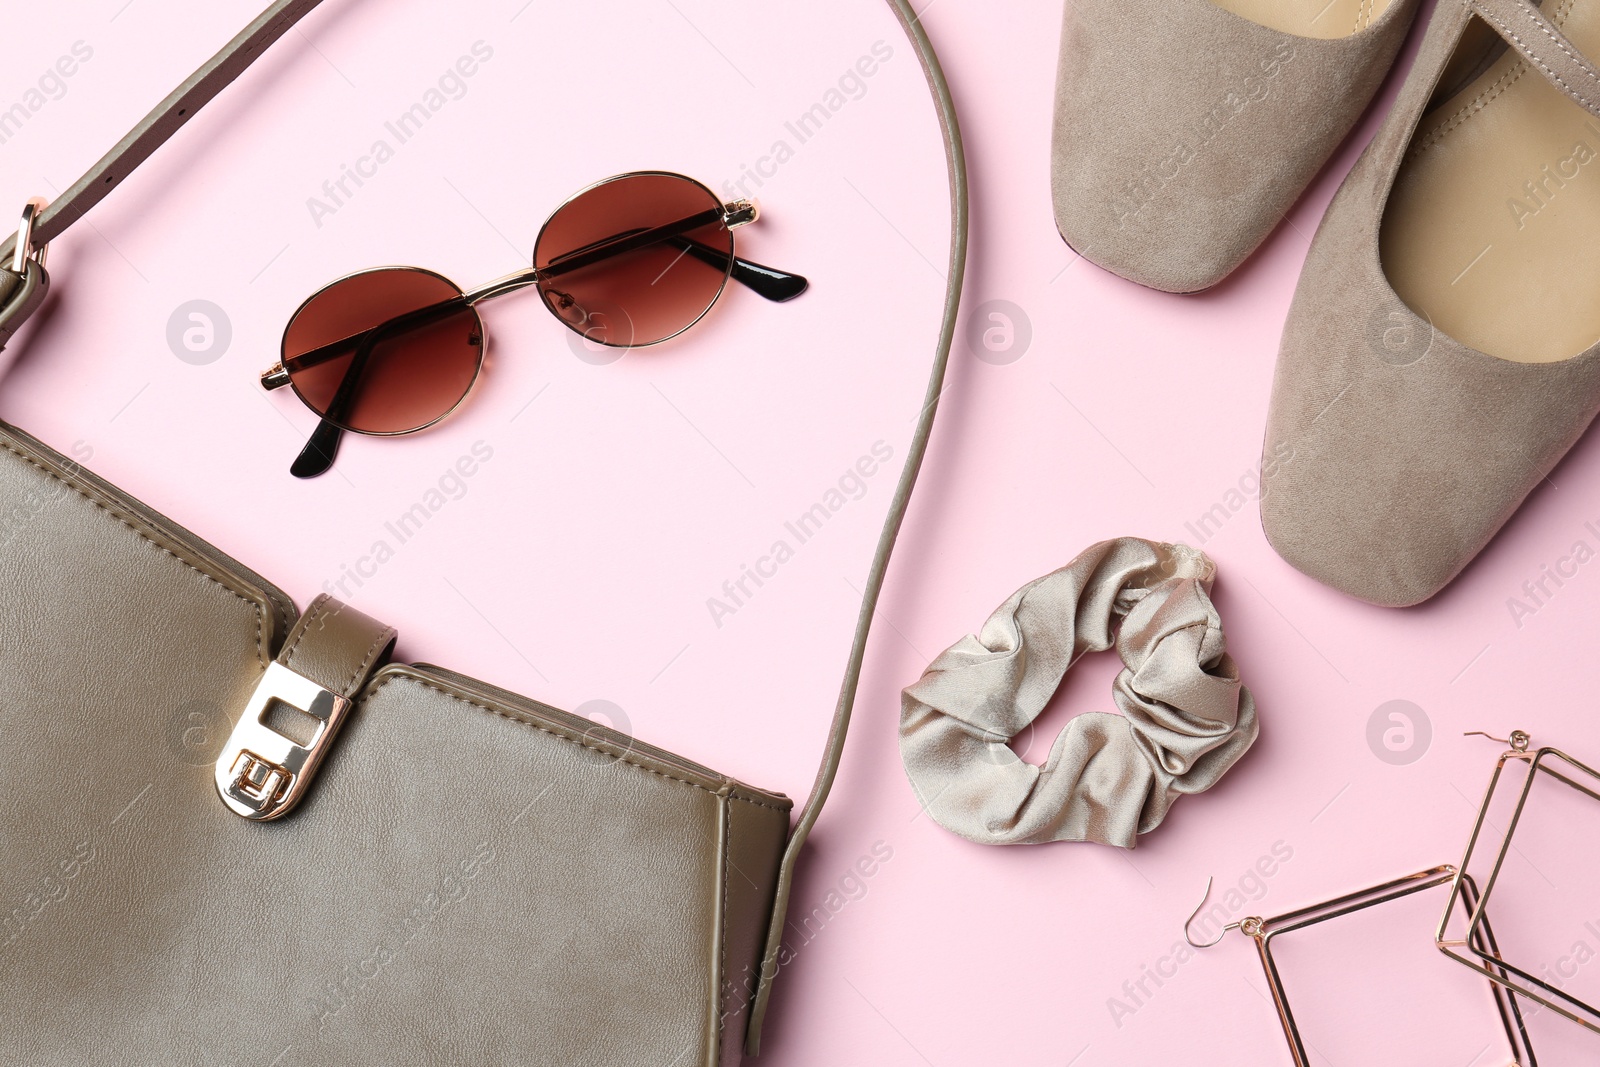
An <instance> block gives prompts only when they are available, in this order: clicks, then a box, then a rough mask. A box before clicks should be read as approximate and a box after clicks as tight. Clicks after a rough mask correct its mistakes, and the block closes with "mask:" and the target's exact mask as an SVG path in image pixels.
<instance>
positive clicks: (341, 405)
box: [289, 296, 467, 478]
mask: <svg viewBox="0 0 1600 1067" xmlns="http://www.w3.org/2000/svg"><path fill="white" fill-rule="evenodd" d="M466 302H467V301H466V298H465V297H459V296H457V297H451V298H450V299H449V300H441V301H439V303H437V304H430V305H428V306H427V307H425V308H418V309H417V310H416V311H410V312H407V313H406V314H404V315H397V316H395V317H394V318H392V319H390V320H388V321H387V322H384V323H381V324H379V325H377V326H374V327H373V328H372V329H370V330H366V331H364V332H363V333H360V334H356V335H354V336H355V337H359V338H360V343H359V345H358V347H357V348H356V354H355V357H354V358H353V359H351V360H350V365H349V366H348V367H346V368H345V371H344V376H343V377H341V378H340V379H339V388H338V389H336V390H334V394H333V399H332V400H331V401H330V402H329V403H328V411H327V413H326V414H325V415H323V417H322V418H321V419H319V420H318V422H317V427H316V429H314V430H312V431H311V436H310V437H309V438H308V439H307V440H306V445H305V447H304V448H302V449H301V450H300V454H299V455H298V456H296V457H295V459H294V462H293V463H291V464H290V465H289V473H290V474H292V475H294V476H295V477H296V478H315V477H317V475H319V474H326V473H327V472H328V470H329V468H331V467H332V466H333V461H334V459H335V458H336V457H337V456H338V454H339V442H340V441H342V440H344V429H343V427H341V426H339V425H338V423H336V422H335V421H333V420H335V419H342V418H344V416H345V414H346V413H347V412H348V411H349V410H350V405H351V404H352V403H353V402H354V401H355V398H356V394H357V393H358V392H360V388H361V379H362V378H363V377H364V376H365V374H366V370H367V363H368V362H370V360H371V358H372V350H373V348H374V347H376V346H377V344H378V342H379V341H380V340H382V339H383V337H384V336H385V335H388V334H394V333H399V332H402V331H405V330H414V329H417V328H418V327H420V326H424V325H426V324H427V323H428V322H430V321H432V320H434V319H437V318H439V317H440V316H441V315H442V314H444V313H447V312H448V313H451V314H453V313H454V312H456V311H457V310H459V309H460V308H461V307H462V306H463V305H464V304H466ZM352 339H353V338H350V337H346V338H343V339H341V340H339V341H335V342H333V345H344V344H347V343H349V341H351V340H352ZM330 347H332V346H330V345H324V346H323V347H322V348H320V349H313V350H312V351H311V352H308V353H306V355H308V356H309V355H313V354H315V353H318V352H322V351H324V350H325V349H327V348H330ZM328 358H331V357H326V356H325V357H323V359H322V361H323V362H325V361H326V359H328ZM306 365H307V364H300V365H299V366H302V367H303V366H306Z"/></svg>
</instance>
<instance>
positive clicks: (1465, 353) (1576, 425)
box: [1261, 249, 1600, 607]
mask: <svg viewBox="0 0 1600 1067" xmlns="http://www.w3.org/2000/svg"><path fill="white" fill-rule="evenodd" d="M1321 258H1322V257H1319V256H1318V255H1317V253H1316V250H1315V249H1313V261H1312V262H1311V263H1308V265H1307V272H1306V274H1305V275H1303V276H1302V280H1301V287H1300V289H1299V291H1298V292H1297V293H1296V298H1295V304H1294V306H1293V307H1292V308H1291V311H1290V318H1289V323H1288V326H1287V327H1286V329H1285V332H1284V339H1283V346H1282V349H1281V351H1280V353H1279V357H1278V370H1277V375H1276V378H1275V380H1274V382H1273V392H1272V404H1271V409H1270V412H1269V414H1268V421H1267V435H1266V443H1265V447H1264V451H1263V479H1262V482H1263V490H1262V495H1261V522H1262V527H1263V529H1264V531H1265V532H1266V535H1267V539H1268V540H1269V541H1270V542H1271V543H1272V546H1273V548H1274V549H1275V550H1276V551H1277V552H1278V554H1279V555H1281V556H1282V557H1283V558H1284V559H1285V560H1286V561H1288V562H1289V563H1290V564H1292V565H1293V566H1294V567H1296V568H1297V569H1299V570H1301V571H1303V572H1304V573H1306V574H1308V575H1310V576H1311V577H1313V578H1315V579H1317V580H1318V581H1320V582H1323V583H1324V584H1326V585H1329V586H1332V587H1333V588H1335V589H1339V590H1341V591H1343V592H1345V593H1348V594H1350V595H1351V596H1354V597H1357V598H1359V599H1361V600H1365V601H1369V602H1371V603H1374V604H1380V605H1385V606H1390V607H1403V606H1408V605H1412V604H1416V603H1419V602H1421V601H1424V600H1427V599H1428V598H1429V597H1431V596H1433V595H1434V594H1435V593H1437V592H1439V590H1441V589H1443V588H1444V587H1445V585H1447V584H1448V583H1449V582H1450V581H1451V580H1452V579H1453V578H1455V576H1456V575H1457V574H1459V573H1460V571H1461V570H1462V569H1463V568H1464V567H1466V565H1467V564H1468V563H1469V562H1471V560H1472V559H1473V557H1475V556H1476V555H1477V554H1478V553H1479V552H1480V551H1481V550H1482V549H1483V547H1484V546H1485V545H1486V544H1488V542H1489V540H1490V539H1491V538H1493V536H1494V535H1495V533H1496V531H1498V530H1499V529H1500V527H1501V526H1502V525H1503V524H1504V523H1505V522H1506V520H1508V519H1509V518H1510V517H1511V515H1512V514H1513V513H1514V512H1515V511H1516V509H1517V508H1518V506H1520V505H1521V503H1522V501H1523V500H1524V499H1525V498H1526V497H1527V495H1528V494H1529V493H1530V492H1531V491H1532V490H1533V489H1534V488H1535V487H1536V486H1537V485H1538V484H1539V483H1540V481H1541V480H1543V479H1544V477H1545V476H1546V475H1547V474H1548V473H1549V471H1550V469H1551V468H1552V467H1554V466H1555V464H1556V463H1557V462H1559V461H1560V459H1561V457H1562V455H1564V454H1565V453H1566V451H1567V449H1568V448H1570V447H1571V445H1572V444H1573V443H1574V442H1575V441H1576V440H1577V438H1578V437H1579V436H1581V435H1582V433H1583V432H1584V430H1585V428H1586V427H1587V426H1588V424H1589V422H1590V421H1591V420H1592V419H1593V417H1594V413H1595V410H1596V408H1597V406H1600V348H1596V349H1592V350H1590V351H1589V352H1586V353H1584V354H1582V355H1580V356H1576V357H1574V358H1573V359H1571V360H1567V361H1565V362H1563V363H1553V364H1527V363H1515V362H1511V361H1509V360H1502V359H1496V358H1494V357H1492V356H1488V355H1485V354H1483V353H1481V352H1477V351H1475V350H1473V349H1471V348H1468V347H1466V346H1464V345H1462V344H1460V343H1458V342H1456V341H1453V340H1452V339H1450V338H1449V337H1447V336H1445V335H1443V334H1441V333H1439V332H1437V331H1435V330H1433V329H1432V328H1431V327H1430V326H1429V324H1428V323H1427V321H1426V320H1424V319H1422V318H1420V317H1418V316H1417V315H1416V314H1415V313H1414V312H1412V311H1411V309H1409V308H1407V307H1406V306H1405V305H1404V304H1403V303H1401V302H1400V300H1399V298H1398V297H1395V296H1394V294H1393V292H1392V291H1391V290H1389V289H1388V288H1387V286H1386V285H1382V286H1380V285H1377V284H1370V285H1367V286H1359V287H1358V286H1356V285H1354V284H1351V283H1345V284H1342V285H1341V283H1340V282H1339V281H1338V280H1336V279H1335V278H1333V277H1331V276H1329V275H1327V274H1324V273H1323V272H1322V271H1321V270H1320V269H1319V267H1322V266H1326V264H1319V263H1318V262H1317V261H1318V260H1319V259H1321ZM1348 276H1349V275H1348V274H1346V275H1344V276H1343V277H1346V278H1348Z"/></svg>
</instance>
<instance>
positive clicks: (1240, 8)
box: [1211, 0, 1391, 40]
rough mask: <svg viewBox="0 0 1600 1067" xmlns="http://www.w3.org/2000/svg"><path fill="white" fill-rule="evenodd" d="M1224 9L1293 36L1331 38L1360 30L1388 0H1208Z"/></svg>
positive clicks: (1387, 7)
mask: <svg viewBox="0 0 1600 1067" xmlns="http://www.w3.org/2000/svg"><path fill="white" fill-rule="evenodd" d="M1211 2H1212V3H1213V4H1216V5H1217V6H1218V7H1220V8H1222V10H1224V11H1231V12H1233V13H1234V14H1235V15H1238V16H1239V17H1240V18H1247V19H1249V20H1250V21H1251V22H1255V23H1259V24H1260V25H1262V26H1266V27H1268V28H1270V29H1274V30H1279V31H1281V32H1283V33H1292V34H1294V35H1295V36H1296V37H1321V38H1323V39H1324V40H1333V39H1335V38H1338V37H1349V36H1350V35H1351V34H1354V33H1360V32H1361V31H1362V30H1364V29H1366V28H1367V27H1368V26H1370V25H1372V24H1373V23H1374V22H1376V21H1377V20H1378V16H1379V15H1381V14H1383V13H1384V12H1385V11H1387V10H1389V4H1390V3H1391V0H1287V2H1285V0H1211Z"/></svg>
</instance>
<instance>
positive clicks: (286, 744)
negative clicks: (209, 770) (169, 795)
mask: <svg viewBox="0 0 1600 1067" xmlns="http://www.w3.org/2000/svg"><path fill="white" fill-rule="evenodd" d="M275 703H278V704H286V705H288V706H289V707H290V708H293V709H295V710H296V711H299V712H302V713H304V714H305V715H309V716H310V717H311V718H312V719H314V720H316V732H315V733H314V734H313V735H312V737H311V739H310V740H309V741H307V742H306V743H304V744H301V743H299V742H297V741H295V740H294V739H292V738H290V737H287V736H285V735H284V734H282V733H279V732H278V731H277V730H274V729H273V728H272V727H270V726H268V725H267V723H266V718H267V713H268V712H269V711H271V710H272V705H273V704H275ZM350 707H351V702H350V700H349V699H348V698H346V697H342V696H340V695H339V694H338V693H335V692H333V691H332V690H331V689H325V688H323V687H322V686H320V685H318V684H317V683H316V682H313V681H312V680H311V679H310V678H307V677H306V676H305V675H303V674H300V673H298V672H297V671H294V670H291V669H290V668H288V667H285V666H284V665H283V664H281V663H272V664H269V665H268V667H267V673H266V674H264V675H262V676H261V681H260V683H259V684H257V686H256V690H255V692H254V693H253V694H252V695H251V697H250V702H249V703H248V704H246V705H245V709H244V714H243V715H241V716H240V717H239V723H238V725H237V726H235V727H234V728H233V733H232V734H231V735H229V737H228V742H227V744H225V745H223V746H222V754H221V755H219V756H218V757H217V764H216V779H217V792H218V793H219V794H221V796H222V802H223V803H224V804H225V805H227V807H228V810H229V811H232V812H233V813H234V814H235V815H240V816H243V817H244V818H246V819H250V820H252V821H254V822H266V821H268V820H270V819H276V818H278V817H279V816H281V815H284V814H286V813H288V811H289V809H291V808H293V807H294V806H295V805H296V804H298V803H299V802H300V799H301V798H302V797H303V796H304V795H305V791H306V787H307V785H308V784H309V783H310V780H311V776H312V775H313V774H314V773H315V772H316V769H317V764H318V763H320V762H321V761H322V757H323V755H324V754H325V753H326V752H327V750H328V748H329V747H330V746H331V745H332V743H333V738H334V736H335V735H336V734H337V733H338V731H339V726H340V725H341V724H342V723H343V722H344V718H345V716H346V715H347V714H348V713H349V711H350Z"/></svg>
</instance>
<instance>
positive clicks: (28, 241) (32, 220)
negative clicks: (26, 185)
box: [11, 196, 50, 274]
mask: <svg viewBox="0 0 1600 1067" xmlns="http://www.w3.org/2000/svg"><path fill="white" fill-rule="evenodd" d="M45 206H46V202H45V199H44V197H42V196H34V197H30V198H29V199H28V202H27V203H26V204H23V205H22V221H21V223H19V224H18V226H17V245H16V247H15V248H14V249H12V250H11V273H12V274H25V273H27V270H28V260H30V259H31V260H33V261H34V262H35V263H37V264H39V266H41V267H42V266H44V260H45V255H46V253H48V252H49V251H50V245H49V244H48V243H46V244H42V245H40V246H39V247H38V248H35V247H34V246H33V227H34V225H35V224H36V223H37V222H38V221H39V216H40V215H41V214H42V213H43V212H44V209H45Z"/></svg>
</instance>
